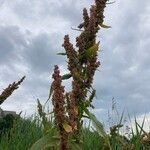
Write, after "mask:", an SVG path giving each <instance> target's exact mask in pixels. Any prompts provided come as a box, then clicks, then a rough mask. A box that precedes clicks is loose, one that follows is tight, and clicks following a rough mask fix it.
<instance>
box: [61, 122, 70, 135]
mask: <svg viewBox="0 0 150 150" xmlns="http://www.w3.org/2000/svg"><path fill="white" fill-rule="evenodd" d="M63 128H64V129H65V131H66V132H67V133H69V132H72V127H71V126H70V125H69V124H68V123H67V122H64V123H63Z"/></svg>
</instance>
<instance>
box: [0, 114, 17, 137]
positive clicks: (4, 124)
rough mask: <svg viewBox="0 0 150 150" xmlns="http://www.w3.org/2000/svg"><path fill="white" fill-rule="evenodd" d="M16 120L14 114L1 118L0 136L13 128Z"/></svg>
mask: <svg viewBox="0 0 150 150" xmlns="http://www.w3.org/2000/svg"><path fill="white" fill-rule="evenodd" d="M15 118H16V117H15V116H13V115H12V114H8V115H6V116H5V117H3V118H0V136H1V134H2V132H3V133H4V132H8V131H9V130H10V129H11V128H12V127H13V122H14V120H15Z"/></svg>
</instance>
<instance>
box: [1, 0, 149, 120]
mask: <svg viewBox="0 0 150 150" xmlns="http://www.w3.org/2000/svg"><path fill="white" fill-rule="evenodd" d="M92 3H93V0H82V1H81V0H61V1H59V0H57V1H53V0H11V1H10V0H0V91H2V90H3V89H4V88H6V87H7V85H8V84H9V83H12V82H13V81H17V80H18V79H20V78H21V77H22V76H24V75H26V80H25V81H24V83H23V84H22V85H21V86H20V88H19V89H18V90H17V91H16V92H15V93H14V94H13V95H12V96H11V97H10V98H9V99H7V101H5V102H4V103H3V104H2V106H1V107H2V108H3V109H7V110H13V111H17V112H20V111H21V110H23V112H26V114H32V113H34V112H35V109H36V99H37V98H39V99H40V100H41V102H42V103H44V102H45V100H46V98H47V96H48V91H49V86H50V83H51V75H52V71H53V66H54V65H55V64H58V65H59V66H60V69H61V72H62V74H64V73H66V72H67V70H66V62H65V58H62V57H61V56H57V55H56V53H57V52H62V51H63V48H62V46H61V45H62V43H63V37H64V35H65V34H70V37H71V40H72V42H73V43H75V37H76V36H77V35H78V34H79V32H77V31H73V30H71V27H76V26H77V25H78V24H79V23H80V22H81V21H82V9H83V7H87V8H88V7H89V6H90V5H91V4H92ZM149 14H150V1H149V0H145V1H140V0H132V1H131V0H121V1H119V0H118V1H116V3H114V4H113V5H108V6H107V8H106V9H105V23H106V24H108V25H111V26H112V28H111V29H107V30H106V29H102V30H101V31H100V32H99V34H98V40H100V41H101V52H100V53H99V60H100V61H101V64H102V65H101V67H100V68H99V70H100V71H99V72H97V73H96V76H95V81H94V87H95V88H96V90H97V99H95V100H94V105H95V107H96V108H95V110H94V113H95V114H96V115H97V116H98V117H99V118H104V119H106V118H108V116H107V114H108V110H111V107H112V98H113V97H114V99H115V103H117V107H118V109H119V111H120V112H122V111H123V109H124V108H125V109H126V110H128V111H129V113H130V115H131V116H132V115H134V114H136V115H138V116H139V118H140V116H143V115H144V114H145V113H147V115H148V116H150V99H149V98H150V67H149V64H150V54H149V53H150V28H149V27H150V15H149ZM64 84H65V85H66V88H67V89H68V87H69V83H67V82H65V83H64Z"/></svg>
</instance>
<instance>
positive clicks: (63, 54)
mask: <svg viewBox="0 0 150 150" xmlns="http://www.w3.org/2000/svg"><path fill="white" fill-rule="evenodd" d="M57 55H62V56H65V55H67V54H66V53H57Z"/></svg>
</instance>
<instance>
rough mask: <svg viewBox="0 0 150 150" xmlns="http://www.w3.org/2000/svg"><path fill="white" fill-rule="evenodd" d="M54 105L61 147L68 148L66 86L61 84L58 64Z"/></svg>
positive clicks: (55, 73) (54, 86)
mask: <svg viewBox="0 0 150 150" xmlns="http://www.w3.org/2000/svg"><path fill="white" fill-rule="evenodd" d="M53 79H54V81H53V83H52V85H53V90H54V92H53V97H52V101H53V105H54V116H55V124H56V126H57V127H58V128H59V132H60V138H61V139H60V140H61V144H60V146H61V149H62V150H63V149H64V150H67V149H68V133H67V132H66V131H65V130H64V128H63V125H62V124H63V122H65V121H67V117H66V114H65V107H64V104H65V99H64V98H65V97H64V87H63V86H62V85H61V83H62V79H61V76H60V71H59V68H58V66H57V65H55V68H54V73H53Z"/></svg>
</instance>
